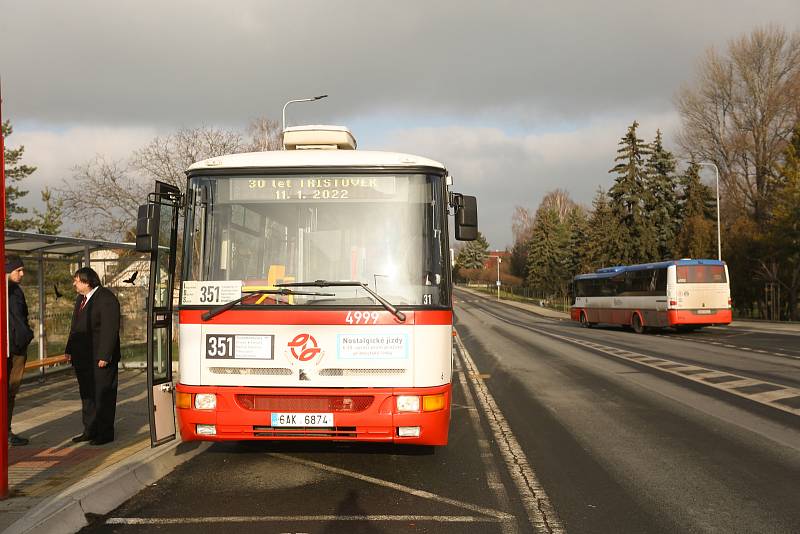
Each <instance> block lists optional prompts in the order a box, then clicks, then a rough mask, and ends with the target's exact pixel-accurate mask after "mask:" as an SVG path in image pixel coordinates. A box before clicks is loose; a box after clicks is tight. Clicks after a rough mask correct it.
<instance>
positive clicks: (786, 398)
mask: <svg viewBox="0 0 800 534" xmlns="http://www.w3.org/2000/svg"><path fill="white" fill-rule="evenodd" d="M480 310H481V311H482V312H483V313H485V314H487V315H490V316H491V317H494V318H495V319H498V320H500V321H503V322H505V323H508V324H511V325H514V326H517V327H519V328H524V329H526V330H530V331H531V332H536V333H538V334H542V335H545V336H549V337H552V338H555V339H560V340H562V341H566V342H568V343H574V344H576V345H580V346H582V347H586V348H589V349H592V350H596V351H598V352H602V353H604V354H608V355H609V356H613V357H615V358H619V359H621V360H626V361H629V362H633V363H636V364H639V365H644V366H646V367H649V368H651V369H656V370H658V371H661V372H663V373H669V374H671V375H674V376H679V377H681V378H685V379H686V380H691V381H692V382H696V383H698V384H703V385H705V386H708V387H711V388H714V389H717V390H721V391H725V392H726V393H730V394H732V395H736V396H737V397H742V398H745V399H748V400H751V401H753V402H757V403H759V404H763V405H765V406H769V407H771V408H775V409H777V410H781V411H783V412H788V413H790V414H793V415H800V403H798V402H796V401H794V400H793V399H795V398H799V399H800V389H797V388H793V387H789V386H784V385H782V384H775V383H774V382H767V381H765V380H757V379H753V378H748V377H745V376H740V375H737V374H734V373H729V372H727V371H720V370H718V369H709V368H707V367H701V366H698V365H690V364H681V365H682V367H681V368H680V369H678V368H670V367H665V366H667V365H669V364H678V363H680V362H675V361H672V360H668V359H665V358H659V357H655V356H648V355H646V354H640V353H637V352H632V351H629V350H624V349H619V348H616V347H610V346H608V345H602V344H600V343H595V342H593V341H585V340H583V339H578V338H574V337H569V336H562V335H560V334H554V333H552V332H548V331H547V330H542V329H540V328H536V327H533V326H529V325H526V324H521V323H518V322H516V321H512V320H509V319H506V318H504V317H500V316H499V315H496V314H494V313H492V312H490V311H488V310H486V309H485V308H480ZM681 339H684V338H681ZM790 357H792V356H790ZM750 387H753V389H748V388H750ZM765 389H766V390H768V391H769V392H773V393H775V394H777V392H779V391H780V392H783V393H785V395H782V396H780V398H778V399H774V400H773V399H772V397H770V396H766V397H765V396H761V395H763V394H764V393H765V392H766V391H765Z"/></svg>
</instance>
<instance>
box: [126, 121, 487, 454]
mask: <svg viewBox="0 0 800 534" xmlns="http://www.w3.org/2000/svg"><path fill="white" fill-rule="evenodd" d="M355 144H356V143H355V139H354V138H353V137H352V135H351V133H350V132H349V131H348V130H347V129H346V128H342V127H328V126H313V127H293V128H287V129H286V130H285V131H284V146H285V147H286V148H287V149H286V150H283V151H274V152H257V153H247V154H232V155H227V156H221V157H215V158H211V159H208V160H205V161H201V162H198V163H195V164H194V165H192V166H191V167H190V168H189V169H188V170H187V172H186V174H187V176H188V181H187V187H186V191H185V193H182V192H180V191H178V190H177V189H176V188H174V187H170V186H168V185H166V184H162V183H157V184H156V191H155V193H154V194H152V195H151V197H150V202H149V203H148V204H147V205H145V206H142V207H140V211H139V222H138V225H137V246H138V249H139V250H142V251H149V252H151V278H150V285H151V294H152V296H151V298H150V301H149V303H150V306H149V312H150V313H149V316H150V321H149V335H148V339H149V351H148V362H149V367H148V368H149V371H148V380H149V385H150V395H151V397H152V400H151V406H153V410H152V413H151V429H152V430H151V438H152V441H153V444H154V445H156V444H159V443H162V442H164V441H167V440H169V439H171V438H172V437H174V434H175V431H174V426H173V427H172V428H170V418H171V416H172V410H171V407H169V404H171V403H172V401H173V391H172V386H171V385H172V377H171V356H170V355H171V351H172V343H171V331H172V308H171V307H172V300H173V298H172V295H173V293H172V291H173V281H172V272H173V270H174V266H175V263H176V262H175V255H176V254H175V242H176V237H177V234H178V211H179V210H180V211H182V215H183V217H182V218H183V221H184V225H183V232H182V236H183V237H182V242H183V247H182V248H183V253H182V256H181V277H180V297H179V303H178V310H179V312H178V328H177V331H178V336H179V343H178V346H179V375H180V376H179V379H178V381H177V384H176V387H175V392H174V393H175V406H176V411H177V421H178V427H179V429H180V433H181V437H182V438H183V439H184V440H187V441H191V440H209V441H223V440H259V439H268V440H296V439H302V440H352V441H374V442H394V443H407V444H419V445H445V444H447V440H448V429H449V422H450V406H451V374H452V325H453V312H452V296H451V289H452V283H451V269H450V252H449V250H450V245H449V237H448V236H449V231H448V212H449V211H450V210H449V208H452V210H453V213H454V214H455V217H456V221H455V227H454V232H455V237H456V239H460V240H472V239H475V237H476V235H477V207H476V202H475V198H474V197H469V196H464V195H460V194H456V193H451V192H450V185H451V183H452V180H451V178H450V176H449V175H448V172H447V170H446V169H445V167H444V166H443V165H442V164H441V163H438V162H436V161H433V160H430V159H427V158H423V157H419V156H414V155H409V154H398V153H389V152H370V151H360V150H355ZM162 406H163V408H162ZM159 418H161V419H159ZM173 425H174V423H173Z"/></svg>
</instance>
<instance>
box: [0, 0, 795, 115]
mask: <svg viewBox="0 0 800 534" xmlns="http://www.w3.org/2000/svg"><path fill="white" fill-rule="evenodd" d="M2 5H3V8H2V13H3V16H2V18H1V19H0V49H2V51H3V53H2V57H1V58H0V71H1V72H2V75H3V78H4V85H5V87H4V89H5V97H6V102H7V105H13V109H14V115H15V116H16V117H18V118H20V119H23V120H35V121H38V122H42V123H49V124H53V123H69V124H72V123H76V122H80V123H92V124H120V123H137V124H142V123H144V124H148V125H150V124H153V123H161V124H168V125H173V124H177V123H221V122H222V123H233V122H242V121H245V120H247V119H249V118H252V117H253V116H255V115H269V116H273V117H277V116H278V115H279V110H280V107H281V105H282V104H283V102H284V101H285V100H287V99H289V98H292V97H296V96H298V95H299V96H304V95H311V94H315V93H319V92H326V93H329V94H331V95H332V96H333V97H335V100H334V98H332V99H331V100H330V101H329V102H328V103H326V106H325V107H324V108H322V107H320V108H318V111H317V113H325V114H328V115H330V116H331V117H330V118H331V119H337V118H342V117H343V118H347V117H352V116H363V115H365V114H370V113H374V112H382V113H387V112H388V113H392V112H394V113H397V114H406V113H412V114H414V115H418V116H420V117H424V116H426V115H431V114H432V115H440V116H450V117H458V116H461V115H465V114H469V115H471V116H473V117H474V116H478V117H481V116H482V117H485V119H486V120H498V121H500V120H502V121H504V122H509V123H512V124H520V125H522V126H523V127H524V126H531V125H534V124H536V123H537V122H538V121H550V120H560V119H567V120H580V119H581V118H583V117H587V116H596V115H598V114H613V113H617V112H619V111H621V110H624V109H629V108H637V109H647V110H650V111H656V112H658V111H663V110H665V109H668V108H669V107H670V97H671V95H672V94H673V93H674V91H675V89H676V84H678V83H679V82H680V81H681V80H685V79H687V77H688V76H690V74H691V70H692V65H693V63H694V61H695V60H696V58H697V57H698V56H699V55H700V54H701V53H702V52H703V50H704V49H705V48H707V47H708V46H710V45H713V44H716V45H718V46H724V45H725V43H726V41H727V40H728V39H729V38H731V37H733V36H735V35H738V34H739V33H741V32H743V31H748V30H749V29H751V28H752V27H753V26H754V25H756V24H759V23H767V22H770V21H788V20H795V21H796V20H800V3H798V2H796V1H793V0H771V1H769V2H753V1H745V0H732V1H725V0H714V1H707V2H697V1H696V0H676V1H672V2H653V1H641V0H638V1H619V2H602V1H594V0H586V1H581V2H557V3H556V2H542V1H540V2H531V1H524V2H523V1H520V2H503V1H499V2H469V1H466V2H465V1H457V2H403V3H397V2H374V1H373V2H367V1H361V2H263V1H247V2H235V1H233V2H202V1H191V2H189V1H184V2H160V1H158V2H156V1H150V0H145V1H138V2H107V1H94V2H87V1H74V2H57V1H51V2H14V3H12V2H3V3H2ZM723 21H724V23H723ZM12 103H13V104H12ZM323 109H324V111H323ZM298 113H302V112H300V111H298Z"/></svg>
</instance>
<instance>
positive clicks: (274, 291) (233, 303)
mask: <svg viewBox="0 0 800 534" xmlns="http://www.w3.org/2000/svg"><path fill="white" fill-rule="evenodd" d="M250 295H312V296H318V297H334V296H336V294H335V293H318V292H314V291H292V290H291V289H253V290H250V291H242V296H241V297H239V298H238V299H235V300H232V301H230V302H226V303H225V304H220V305H219V306H217V307H215V308H211V309H210V310H208V311H207V312H205V313H204V314H203V315H201V316H200V318H201V319H203V320H204V321H208V320H209V319H213V318H214V317H216V316H217V315H219V314H220V313H222V312H226V311H228V310H230V309H231V308H233V307H234V306H236V305H237V304H239V303H240V302H242V301H243V300H244V299H246V298H247V297H249V296H250Z"/></svg>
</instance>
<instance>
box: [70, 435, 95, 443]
mask: <svg viewBox="0 0 800 534" xmlns="http://www.w3.org/2000/svg"><path fill="white" fill-rule="evenodd" d="M93 439H94V438H93V437H92V436H90V435H88V434H81V435H80V436H75V437H74V438H72V443H80V442H81V441H92V440H93Z"/></svg>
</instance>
